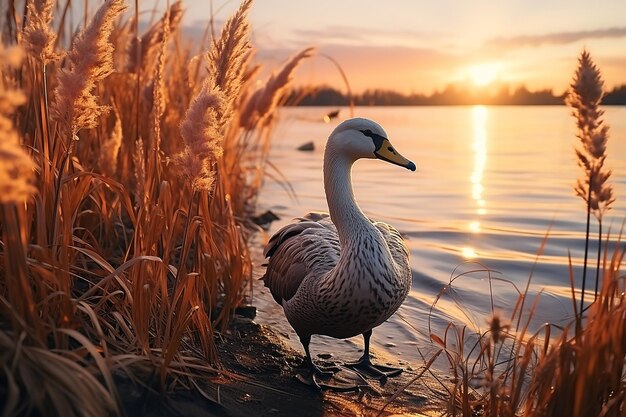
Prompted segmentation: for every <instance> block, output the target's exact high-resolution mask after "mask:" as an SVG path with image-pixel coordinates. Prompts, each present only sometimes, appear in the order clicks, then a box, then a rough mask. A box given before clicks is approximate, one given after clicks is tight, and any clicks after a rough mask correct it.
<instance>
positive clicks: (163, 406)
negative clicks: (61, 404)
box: [119, 318, 442, 417]
mask: <svg viewBox="0 0 626 417" xmlns="http://www.w3.org/2000/svg"><path fill="white" fill-rule="evenodd" d="M218 349H219V351H220V358H221V360H222V365H223V367H224V370H225V373H224V376H222V377H219V378H213V379H211V380H210V381H205V382H201V383H200V388H201V389H202V390H203V391H204V392H205V394H207V396H209V397H210V398H212V400H209V399H207V398H205V397H203V396H202V395H201V394H200V393H199V392H198V391H196V390H190V391H176V392H174V393H171V394H170V395H168V396H167V397H165V396H161V395H159V394H158V393H156V392H141V391H138V390H137V388H136V387H134V388H133V387H131V386H130V384H129V383H128V384H126V386H125V384H124V383H122V384H120V387H119V389H120V392H121V393H126V394H127V395H124V394H122V397H123V398H124V402H125V409H126V413H127V415H129V416H130V415H141V416H154V417H165V416H168V417H178V416H180V417H183V416H185V417H186V416H199V417H205V416H206V417H213V416H237V417H238V416H241V417H243V416H303V417H316V416H339V417H343V416H345V417H347V416H376V415H378V413H379V412H380V410H382V409H383V407H384V406H385V404H386V403H387V402H388V400H389V399H390V397H391V395H393V394H394V393H395V392H396V391H397V390H399V389H401V388H402V387H403V386H404V385H406V384H407V383H408V382H409V381H410V380H411V379H413V377H414V376H415V374H416V372H415V371H411V370H406V371H405V372H403V373H402V374H401V375H400V376H398V377H395V378H390V379H389V380H388V381H387V382H386V384H384V385H381V384H380V383H379V382H377V381H375V380H374V381H371V386H369V387H363V388H362V389H360V390H359V391H358V392H350V393H338V392H333V391H330V390H324V391H319V390H318V389H316V388H313V387H310V386H307V385H305V384H303V383H301V382H299V381H298V380H297V379H296V378H295V376H294V375H295V373H294V369H295V368H296V367H297V366H298V365H299V364H300V363H301V361H302V357H301V355H300V353H299V352H297V351H295V350H293V349H291V348H290V347H289V346H287V345H286V344H285V343H284V342H283V340H281V337H280V336H279V335H277V334H275V333H274V332H273V331H272V330H271V329H269V328H268V327H266V326H262V325H259V324H256V323H254V321H252V320H249V319H242V318H236V319H235V320H234V322H233V325H232V326H231V329H230V330H229V332H228V333H227V334H225V335H223V336H222V338H221V341H220V342H219V343H218ZM318 362H320V363H321V364H326V365H330V364H332V363H333V362H332V361H318ZM396 365H397V364H396ZM342 372H343V371H342ZM426 378H427V377H424V378H423V379H420V380H419V381H418V382H415V383H413V384H411V385H410V386H409V387H408V388H406V389H405V390H404V392H403V393H402V394H401V395H400V396H399V397H398V398H397V399H396V400H394V401H392V402H391V403H390V404H389V405H388V406H387V407H386V408H385V410H384V412H383V413H382V415H383V416H393V415H412V416H422V415H425V416H428V415H439V414H440V412H441V408H442V406H441V401H440V400H438V399H437V398H436V397H437V395H436V394H435V393H433V392H432V391H431V390H429V389H428V388H427V387H426V385H425V384H428V383H427V382H426ZM429 386H431V388H433V389H436V388H434V387H435V385H434V384H432V383H430V385H429Z"/></svg>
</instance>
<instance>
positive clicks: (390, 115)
mask: <svg viewBox="0 0 626 417" xmlns="http://www.w3.org/2000/svg"><path fill="white" fill-rule="evenodd" d="M329 110H331V109H327V108H287V109H284V110H283V111H282V114H281V118H280V121H279V123H278V126H277V129H276V132H275V134H274V140H273V144H272V150H271V154H270V161H271V162H272V163H273V164H274V165H275V166H276V167H278V168H279V170H280V174H278V173H276V172H274V173H272V176H274V177H278V176H280V175H282V176H284V177H285V178H286V179H288V181H289V183H290V185H291V187H293V190H294V191H295V193H296V196H297V200H294V199H293V198H292V197H290V194H289V192H288V191H287V190H286V189H285V188H284V187H283V186H281V185H280V184H279V183H278V182H276V181H273V180H271V179H268V180H267V181H266V183H265V185H264V187H263V190H262V193H261V196H260V201H259V210H260V211H263V210H266V209H270V210H272V211H274V212H275V213H276V214H278V215H279V216H280V217H281V220H280V221H277V222H275V223H274V224H273V225H272V227H271V229H270V233H272V232H274V231H276V230H277V229H278V228H279V227H281V226H283V225H284V224H286V223H287V222H289V221H290V219H292V218H293V217H297V216H300V215H302V214H304V213H306V212H308V211H311V210H321V211H327V206H326V200H325V197H324V190H323V185H322V158H323V149H324V144H325V141H326V138H327V137H328V135H329V134H330V132H331V131H332V129H333V128H334V126H335V125H336V123H334V122H331V123H330V124H326V123H324V122H323V121H322V117H323V115H324V114H325V113H326V112H328V111H329ZM348 114H349V111H348V110H347V109H342V111H341V114H340V116H341V117H347V116H348ZM355 116H360V117H368V118H372V119H374V120H376V121H378V122H379V123H380V124H381V125H382V126H383V127H384V128H385V130H386V131H387V133H388V134H389V138H390V140H391V142H392V143H393V145H394V146H395V147H396V149H398V150H399V151H400V152H401V153H402V154H403V155H404V156H405V157H407V158H409V159H411V160H412V161H414V162H415V163H416V164H417V172H415V173H412V172H409V171H407V170H404V169H402V168H399V167H397V166H394V165H391V164H386V163H383V162H381V161H375V160H364V161H359V162H357V163H356V165H355V167H354V171H353V184H354V191H355V195H356V198H357V201H358V203H359V205H360V206H361V208H362V209H363V211H364V212H365V213H366V215H368V216H369V217H371V218H374V219H377V220H382V221H386V222H388V223H390V224H392V225H393V226H395V227H396V228H397V229H398V230H399V231H400V232H401V233H402V234H403V235H404V236H405V238H406V240H407V244H408V246H409V248H410V251H411V267H412V270H413V287H412V290H411V292H410V294H409V296H408V298H407V300H406V301H405V303H404V305H403V306H402V307H401V308H400V310H399V312H398V314H396V315H395V316H393V317H392V318H391V319H390V320H389V321H388V322H387V323H385V324H383V325H381V326H380V327H379V328H377V329H375V330H374V336H373V339H372V343H373V346H374V349H375V351H377V352H379V354H380V355H383V354H387V355H390V356H392V357H393V358H395V359H400V360H405V361H407V362H409V363H415V362H419V361H420V356H419V354H418V351H417V348H420V349H422V350H428V349H429V346H430V342H429V336H428V335H429V325H430V327H431V329H430V331H432V332H433V333H435V334H438V335H440V336H442V335H443V332H444V331H445V326H446V324H447V323H448V321H454V322H456V323H463V324H467V325H468V326H470V327H471V328H477V327H480V328H485V324H486V323H485V320H486V317H487V316H488V315H489V313H490V312H491V309H492V304H493V307H494V308H496V309H499V310H501V311H502V312H503V314H504V315H505V316H508V315H510V312H511V311H512V309H513V306H514V305H515V302H516V300H517V298H518V292H517V291H518V290H517V289H519V291H523V290H524V288H525V286H526V285H527V283H528V282H529V277H530V276H531V275H532V280H530V290H529V294H530V296H531V298H530V299H529V301H528V302H527V305H530V304H532V303H533V302H538V304H537V308H536V309H535V310H534V311H535V313H534V316H533V318H532V322H531V328H532V329H536V328H539V327H540V325H541V324H542V323H544V322H551V323H556V324H559V325H564V324H567V323H568V322H569V321H571V318H572V315H573V308H572V301H571V289H570V278H569V276H570V275H569V258H568V253H570V254H571V259H572V264H573V265H574V275H575V281H576V286H577V288H580V278H581V271H582V268H581V265H582V258H583V254H584V238H585V221H586V215H585V206H584V202H583V201H582V200H581V199H580V198H579V197H577V196H575V194H574V192H573V189H572V186H573V184H574V182H575V180H576V178H578V177H579V175H580V173H581V170H580V168H579V167H578V166H577V164H576V159H575V155H574V147H575V146H576V145H577V139H576V137H575V127H574V120H573V118H572V117H571V116H570V113H569V110H568V109H567V108H566V107H561V106H545V107H544V106H519V107H511V106H501V107H500V106H494V107H489V106H468V107H464V106H459V107H363V108H357V109H356V111H355ZM605 120H606V122H607V123H608V124H609V125H610V127H611V130H610V139H609V146H608V153H609V156H608V158H607V160H606V166H608V167H610V168H612V170H613V176H612V179H611V180H610V181H611V183H612V184H613V186H614V188H615V195H616V197H617V201H616V202H615V204H614V205H613V209H612V210H611V211H609V212H608V213H607V214H606V215H605V218H604V222H603V225H604V230H605V231H606V230H607V229H608V228H609V227H610V228H611V231H612V233H613V234H614V235H617V234H618V233H619V229H620V227H621V225H622V222H623V220H624V219H625V218H626V216H625V212H626V210H624V209H625V208H626V107H610V108H607V109H606V115H605ZM307 141H313V142H314V143H315V151H314V152H298V151H296V150H295V149H296V148H297V147H298V146H299V145H301V144H302V143H304V142H307ZM592 233H597V228H596V226H595V223H594V227H593V228H592ZM546 236H547V241H546V243H545V245H543V246H542V241H543V240H544V238H546ZM593 249H594V248H592V252H591V253H592V254H593V253H595V251H594V250H593ZM540 250H541V254H540V255H539V256H538V253H539V251H540ZM591 259H592V263H593V259H595V258H594V257H592V258H591ZM593 265H594V266H595V263H593ZM486 268H488V269H490V270H493V271H492V272H491V273H487V272H485V271H484V269H486ZM472 270H481V271H479V272H474V273H470V274H467V275H464V276H462V277H460V278H458V279H456V280H455V281H454V284H453V288H454V290H453V291H449V292H447V293H446V294H444V295H443V296H442V297H441V299H439V301H438V302H437V303H436V304H435V305H434V307H431V306H433V303H434V302H435V299H436V298H437V296H438V294H440V292H441V290H442V288H443V287H444V286H445V285H446V284H448V283H449V281H450V279H451V278H452V277H455V276H456V275H459V274H460V273H463V272H469V271H472ZM259 273H262V269H261V268H259ZM489 275H491V277H492V278H493V279H492V280H491V281H490V280H489V279H488V277H489ZM590 276H591V279H588V281H587V288H593V286H594V282H593V281H594V279H593V277H594V274H593V273H591V274H590ZM590 281H591V283H590ZM516 288H517V289H516ZM540 293H541V296H540V297H539V298H538V299H537V296H538V295H539V294H540ZM261 298H262V299H263V295H261ZM589 298H590V296H589V295H587V296H586V299H589ZM265 300H267V294H265ZM259 320H261V321H265V322H266V323H270V324H272V325H274V326H276V327H277V328H278V329H279V330H280V331H282V332H283V333H285V334H286V335H288V336H290V340H292V341H293V344H294V346H295V347H298V345H297V343H296V342H297V338H295V334H294V333H293V332H292V331H291V329H290V328H289V326H288V324H287V323H286V322H285V321H284V320H282V311H281V308H280V307H279V306H277V305H275V304H273V302H265V303H264V302H261V306H260V308H259ZM360 346H361V340H360V338H353V339H350V340H348V341H347V344H344V343H343V342H338V341H334V340H332V339H330V340H329V339H327V338H320V337H314V343H313V344H312V350H313V351H314V352H318V353H319V352H324V351H332V352H339V353H340V356H341V355H344V354H345V356H349V357H351V358H354V359H356V357H357V356H358V354H357V353H354V352H353V351H354V350H355V349H356V348H358V347H360ZM350 352H352V353H350Z"/></svg>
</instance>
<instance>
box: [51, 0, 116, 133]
mask: <svg viewBox="0 0 626 417" xmlns="http://www.w3.org/2000/svg"><path fill="white" fill-rule="evenodd" d="M124 9H125V6H124V1H123V0H107V1H106V2H104V3H103V4H102V6H100V8H99V9H98V11H97V12H96V14H95V15H94V17H93V19H92V21H91V23H90V25H89V26H88V27H86V28H85V29H84V30H83V31H81V32H80V33H79V34H78V36H77V37H76V38H75V39H74V41H73V42H72V48H71V49H70V50H69V52H68V55H67V59H68V61H69V65H68V68H60V69H59V72H58V74H57V79H58V83H59V84H58V86H57V88H56V90H55V92H54V104H53V106H52V114H53V115H54V117H55V118H56V119H57V120H58V121H59V122H60V124H61V127H62V128H63V133H64V134H65V137H66V138H69V139H70V140H78V137H77V136H76V133H78V131H79V130H81V129H88V128H94V127H96V126H97V125H98V119H99V117H100V115H101V114H103V113H104V112H105V111H106V110H107V109H108V107H106V106H102V105H99V104H98V103H97V101H96V96H94V95H93V90H94V89H95V87H96V84H97V83H98V82H100V81H102V80H103V79H104V78H106V77H107V76H109V75H110V74H111V73H112V72H113V45H111V43H110V42H109V37H110V36H111V32H112V30H113V24H114V22H115V19H117V17H118V16H119V15H120V14H121V13H122V11H123V10H124ZM66 140H67V139H66Z"/></svg>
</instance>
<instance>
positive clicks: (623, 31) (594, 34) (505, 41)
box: [487, 27, 626, 49]
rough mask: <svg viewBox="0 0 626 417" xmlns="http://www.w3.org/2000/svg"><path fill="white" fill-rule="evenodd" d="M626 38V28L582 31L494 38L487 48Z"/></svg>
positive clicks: (509, 47)
mask: <svg viewBox="0 0 626 417" xmlns="http://www.w3.org/2000/svg"><path fill="white" fill-rule="evenodd" d="M623 37H626V27H615V28H608V29H596V30H580V31H574V32H557V33H548V34H543V35H522V36H513V37H510V38H502V37H498V38H494V39H491V40H490V41H488V42H487V46H491V47H496V48H501V49H511V48H521V47H525V46H533V47H535V46H541V45H546V44H552V45H564V44H568V43H574V42H577V41H580V40H583V39H598V38H623Z"/></svg>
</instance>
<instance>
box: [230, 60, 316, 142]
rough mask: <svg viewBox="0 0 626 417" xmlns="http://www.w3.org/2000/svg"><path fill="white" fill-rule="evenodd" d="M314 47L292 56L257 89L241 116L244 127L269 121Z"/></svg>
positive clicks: (249, 127) (252, 127)
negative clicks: (295, 73) (297, 70)
mask: <svg viewBox="0 0 626 417" xmlns="http://www.w3.org/2000/svg"><path fill="white" fill-rule="evenodd" d="M314 50H315V49H314V48H306V49H304V50H303V51H301V52H300V53H299V54H297V55H296V56H294V57H293V58H291V59H290V60H289V61H288V62H287V63H286V64H285V66H284V67H283V68H282V69H281V70H280V71H279V72H278V73H275V74H272V75H271V76H270V78H269V80H268V81H267V83H266V84H265V86H263V87H261V88H259V89H258V90H256V91H255V92H254V93H253V94H252V96H251V97H250V98H249V99H248V101H247V103H246V105H245V107H244V109H243V111H242V113H241V118H240V124H241V126H242V127H244V128H246V129H248V130H250V129H254V127H255V126H256V124H257V123H259V122H263V123H268V122H269V120H268V119H267V118H266V116H267V115H270V114H273V112H274V109H276V106H278V105H279V104H280V100H281V99H282V97H283V96H284V92H285V89H286V87H287V86H289V84H291V81H292V80H293V73H294V71H295V69H296V68H297V67H298V65H299V64H300V62H301V61H302V60H303V59H305V58H308V57H310V56H311V55H313V52H314Z"/></svg>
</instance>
